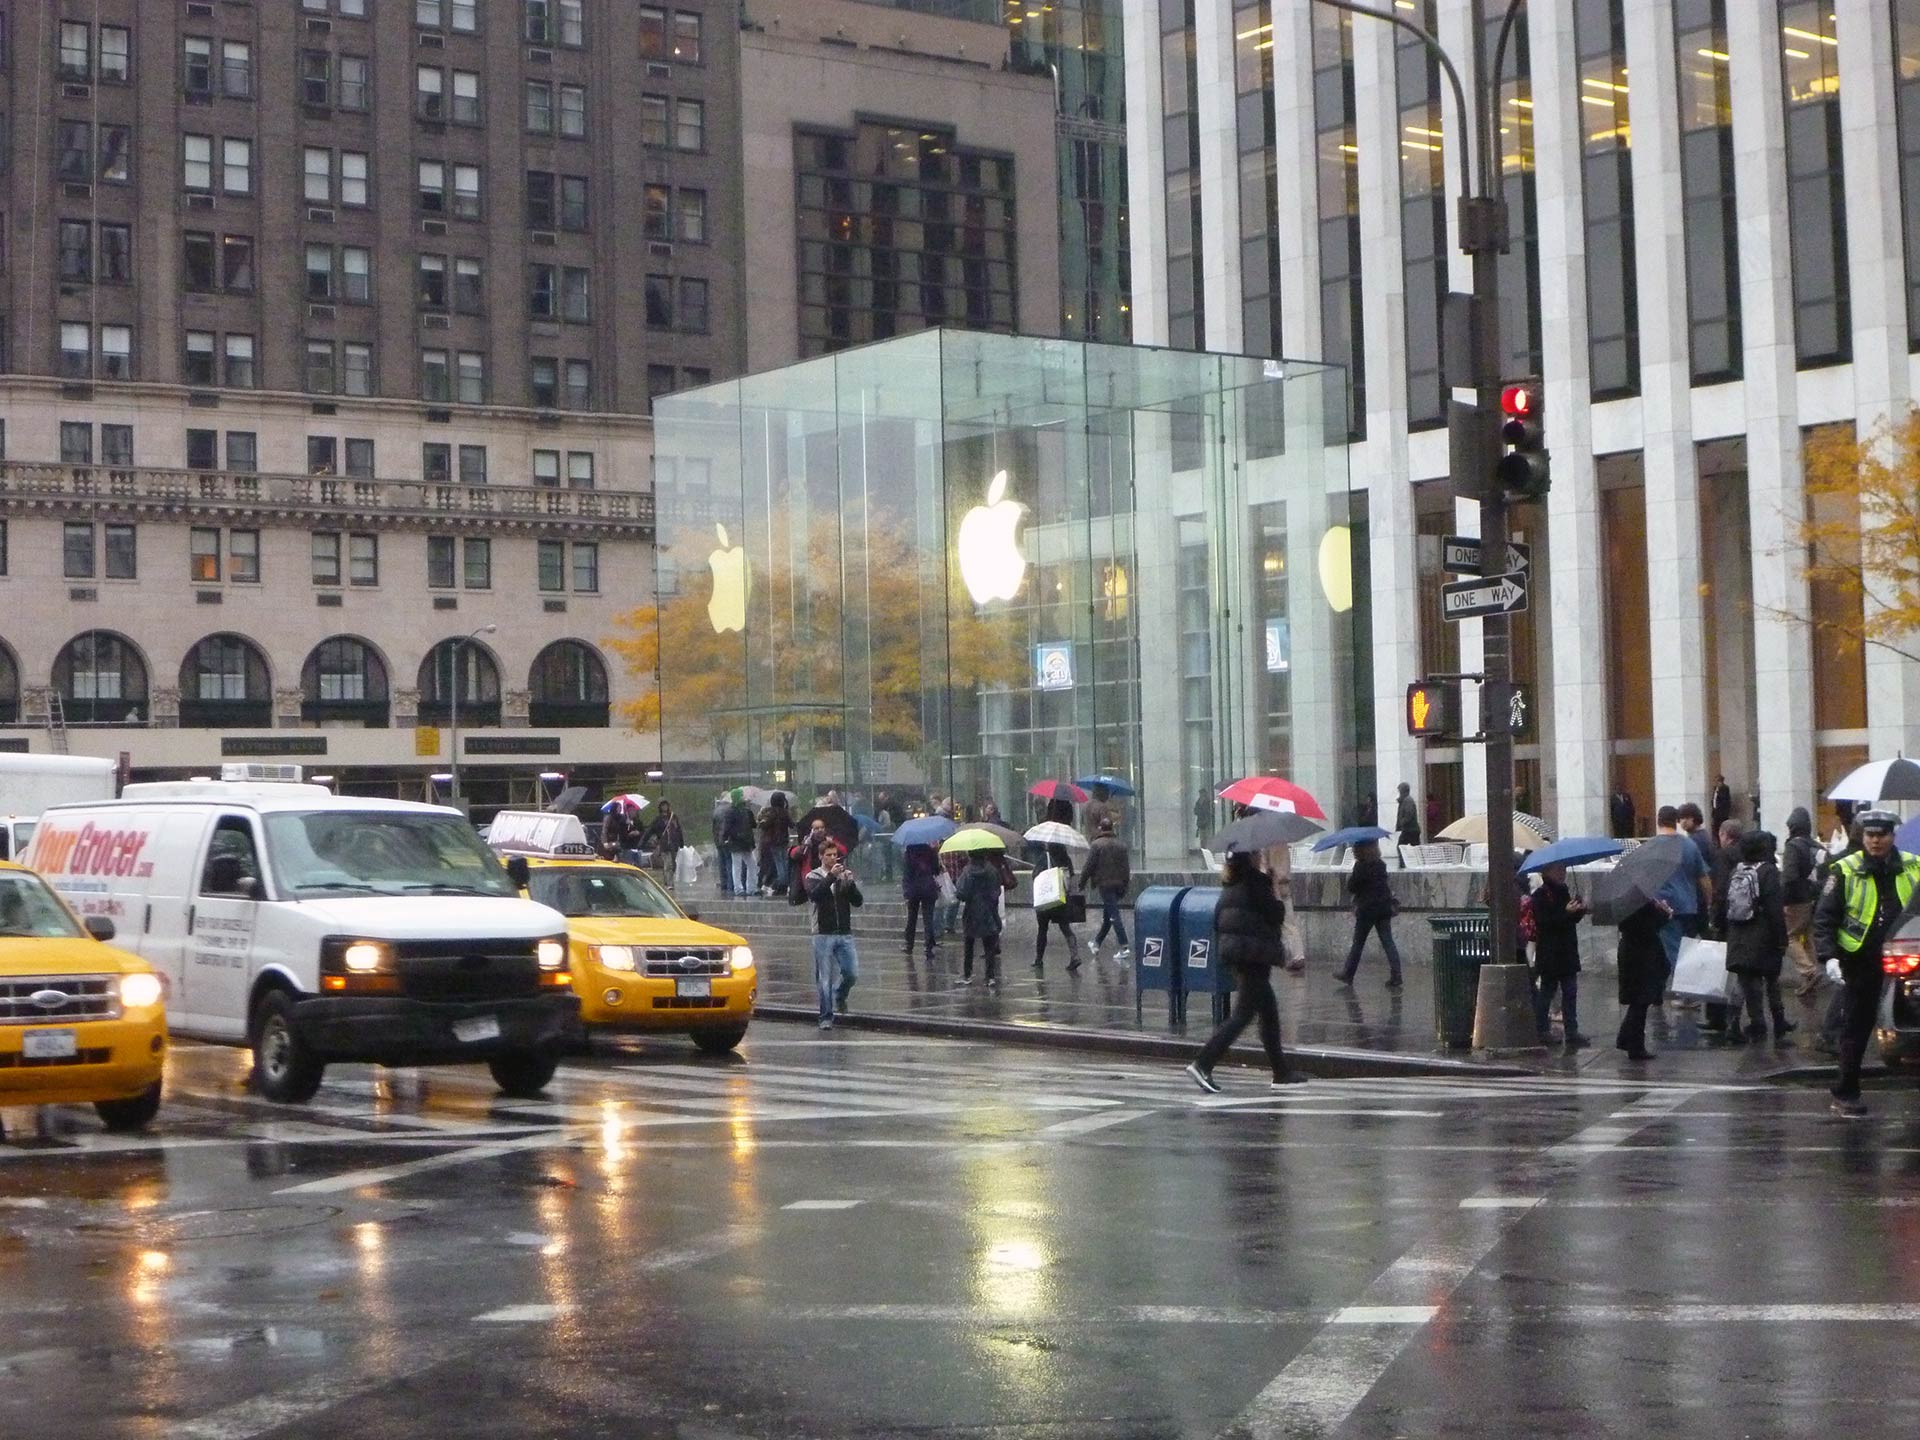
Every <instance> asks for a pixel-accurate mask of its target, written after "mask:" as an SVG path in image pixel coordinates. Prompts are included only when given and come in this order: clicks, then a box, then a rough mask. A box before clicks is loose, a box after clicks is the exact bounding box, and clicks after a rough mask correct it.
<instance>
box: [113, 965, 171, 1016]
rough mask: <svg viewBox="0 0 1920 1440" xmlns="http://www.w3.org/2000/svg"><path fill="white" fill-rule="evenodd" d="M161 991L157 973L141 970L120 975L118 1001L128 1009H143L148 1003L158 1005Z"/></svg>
mask: <svg viewBox="0 0 1920 1440" xmlns="http://www.w3.org/2000/svg"><path fill="white" fill-rule="evenodd" d="M161 993H162V992H161V985H160V977H159V976H158V975H151V974H148V973H147V972H145V971H141V972H140V973H138V974H135V975H122V976H121V977H120V1003H121V1005H123V1006H125V1007H126V1008H127V1009H129V1010H144V1009H146V1008H147V1007H148V1006H149V1005H158V1004H159V1003H160V996H161Z"/></svg>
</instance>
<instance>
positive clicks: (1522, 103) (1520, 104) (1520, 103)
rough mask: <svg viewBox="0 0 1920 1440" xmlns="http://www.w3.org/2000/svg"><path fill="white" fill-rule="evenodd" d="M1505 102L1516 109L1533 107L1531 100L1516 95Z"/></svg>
mask: <svg viewBox="0 0 1920 1440" xmlns="http://www.w3.org/2000/svg"><path fill="white" fill-rule="evenodd" d="M1507 104H1509V105H1511V106H1513V108H1514V109H1516V110H1531V109H1532V108H1533V102H1532V101H1531V100H1521V99H1519V98H1517V97H1516V98H1515V99H1512V100H1509V101H1507Z"/></svg>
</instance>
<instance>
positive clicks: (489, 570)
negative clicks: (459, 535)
mask: <svg viewBox="0 0 1920 1440" xmlns="http://www.w3.org/2000/svg"><path fill="white" fill-rule="evenodd" d="M460 573H461V583H462V584H463V585H464V586H465V587H466V588H467V589H469V590H490V589H492V588H493V542H492V541H491V540H486V539H473V538H469V539H466V540H462V541H461V542H460Z"/></svg>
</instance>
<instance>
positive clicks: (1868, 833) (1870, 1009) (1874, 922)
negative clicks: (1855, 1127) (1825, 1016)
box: [1813, 810, 1920, 1118]
mask: <svg viewBox="0 0 1920 1440" xmlns="http://www.w3.org/2000/svg"><path fill="white" fill-rule="evenodd" d="M1854 821H1855V823H1856V824H1858V825H1859V827H1860V843H1861V848H1860V849H1859V850H1856V851H1854V852H1853V853H1852V854H1851V855H1848V856H1845V857H1844V858H1842V859H1840V860H1837V861H1835V862H1834V864H1833V866H1832V868H1831V869H1830V870H1829V871H1828V872H1827V883H1826V885H1825V886H1824V887H1823V888H1822V889H1821V891H1820V899H1819V900H1818V902H1816V903H1815V905H1814V907H1813V943H1814V954H1815V955H1817V956H1818V957H1819V958H1820V959H1821V960H1837V961H1839V962H1840V978H1841V980H1842V981H1843V982H1844V983H1845V985H1846V989H1847V1001H1846V1003H1847V1023H1846V1030H1845V1031H1844V1033H1843V1035H1842V1037H1841V1041H1840V1083H1839V1084H1837V1085H1835V1086H1834V1087H1833V1110H1834V1113H1835V1114H1836V1115H1845V1116H1848V1117H1851V1118H1857V1117H1859V1116H1862V1115H1865V1114H1866V1113H1867V1107H1866V1106H1865V1105H1863V1104H1861V1103H1860V1064H1861V1061H1862V1060H1863V1059H1864V1058H1865V1057H1866V1053H1867V1041H1868V1039H1869V1038H1870V1037H1871V1036H1872V1034H1873V1028H1874V1025H1875V1023H1876V1022H1877V1021H1878V1019H1879V1016H1880V990H1881V984H1882V981H1883V980H1884V978H1885V977H1884V976H1883V975H1882V973H1881V970H1880V948H1881V945H1882V943H1883V942H1884V941H1885V939H1886V936H1887V931H1888V930H1890V929H1892V928H1893V924H1894V921H1896V920H1897V919H1899V917H1900V912H1901V911H1903V910H1905V909H1906V908H1907V902H1908V901H1909V900H1911V899H1912V898H1913V894H1914V891H1915V889H1916V888H1920V855H1902V854H1901V853H1900V852H1899V851H1898V850H1896V849H1895V848H1894V844H1893V832H1894V830H1895V829H1896V828H1897V827H1898V826H1899V824H1900V817H1899V816H1898V815H1895V814H1894V813H1893V812H1892V811H1891V810H1868V811H1866V812H1864V813H1863V814H1860V815H1856V816H1855V817H1854Z"/></svg>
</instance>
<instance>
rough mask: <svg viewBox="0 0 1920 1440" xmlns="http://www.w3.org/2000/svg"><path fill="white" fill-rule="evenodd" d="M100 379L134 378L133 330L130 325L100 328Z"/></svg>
mask: <svg viewBox="0 0 1920 1440" xmlns="http://www.w3.org/2000/svg"><path fill="white" fill-rule="evenodd" d="M100 378H101V379H103V380H131V379H132V378H133V328H132V327H131V326H128V325H102V326H101V327H100Z"/></svg>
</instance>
